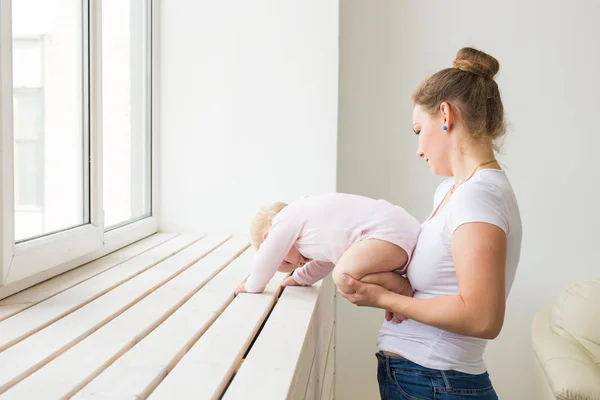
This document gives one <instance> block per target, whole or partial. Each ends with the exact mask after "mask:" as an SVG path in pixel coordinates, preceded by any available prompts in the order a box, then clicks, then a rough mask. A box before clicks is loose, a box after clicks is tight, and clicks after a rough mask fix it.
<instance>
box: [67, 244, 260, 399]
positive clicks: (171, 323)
mask: <svg viewBox="0 0 600 400" xmlns="http://www.w3.org/2000/svg"><path fill="white" fill-rule="evenodd" d="M253 256H254V250H253V249H252V248H250V249H248V250H247V251H245V252H244V253H243V254H242V255H241V256H240V257H238V258H237V259H236V260H235V261H234V262H233V263H231V265H229V266H228V267H227V268H225V269H224V270H223V271H221V272H220V273H219V274H218V275H217V276H216V277H214V278H213V279H212V280H211V281H210V282H209V283H207V284H206V285H205V286H204V287H203V288H202V289H201V290H200V291H199V292H198V293H196V294H195V295H194V296H193V297H192V298H191V299H190V300H188V301H187V302H186V303H185V304H184V305H183V306H181V307H180V308H179V309H178V310H177V311H175V313H173V315H171V316H170V317H169V318H168V319H167V320H165V321H164V322H163V323H162V324H160V326H158V327H157V328H156V329H155V330H154V331H152V332H150V334H149V335H148V336H147V337H145V338H144V339H143V340H142V341H141V342H140V343H138V344H137V345H136V346H134V347H133V348H132V349H131V350H129V351H128V352H127V353H125V354H124V355H123V356H122V357H120V358H119V359H118V360H116V361H115V362H114V364H112V365H110V366H109V367H108V368H107V369H106V370H105V371H104V372H103V373H101V374H100V375H99V376H98V377H97V378H96V379H94V380H93V381H92V382H90V383H89V384H88V385H87V386H85V387H84V388H83V389H82V390H81V391H79V392H78V393H77V394H75V396H74V397H73V399H95V400H98V399H107V400H108V399H110V400H118V399H138V398H146V397H147V396H148V395H149V394H150V393H151V392H152V391H153V390H154V389H155V388H156V386H157V385H158V384H159V383H160V382H161V381H162V380H163V379H164V377H165V376H166V375H167V373H168V372H169V371H170V370H171V369H172V368H173V367H174V366H175V365H176V364H177V362H179V360H181V358H182V357H183V356H184V355H185V353H186V352H187V351H188V350H189V349H190V348H191V347H192V345H193V344H194V343H195V342H196V341H197V340H198V338H199V337H200V336H201V335H202V334H203V333H204V332H206V330H207V329H208V328H209V327H210V325H211V324H212V323H213V322H214V321H215V319H217V318H218V316H219V315H220V314H221V313H222V312H223V310H224V309H225V308H226V307H227V305H228V304H229V303H231V301H232V300H233V291H234V289H235V288H236V286H237V285H238V284H239V283H240V282H241V281H243V280H244V278H245V277H246V276H247V275H248V268H249V266H250V264H251V262H252V259H253ZM123 377H126V378H125V379H124V378H123Z"/></svg>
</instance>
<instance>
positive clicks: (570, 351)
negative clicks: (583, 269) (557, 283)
mask: <svg viewBox="0 0 600 400" xmlns="http://www.w3.org/2000/svg"><path fill="white" fill-rule="evenodd" d="M532 345H533V358H534V359H533V365H534V375H535V387H536V392H537V393H536V399H541V400H545V399H561V400H591V399H598V400H600V279H593V280H587V281H584V282H581V283H577V284H573V285H571V286H569V287H568V288H567V289H566V290H564V292H562V293H561V294H560V296H559V297H558V299H557V300H556V302H555V303H554V304H552V305H550V306H547V307H544V308H542V309H540V310H539V311H538V312H537V313H536V314H535V316H534V319H533V323H532Z"/></svg>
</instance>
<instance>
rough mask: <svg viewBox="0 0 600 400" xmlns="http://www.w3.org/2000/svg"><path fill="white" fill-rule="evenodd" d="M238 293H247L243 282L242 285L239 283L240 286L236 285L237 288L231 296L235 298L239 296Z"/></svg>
mask: <svg viewBox="0 0 600 400" xmlns="http://www.w3.org/2000/svg"><path fill="white" fill-rule="evenodd" d="M240 293H248V292H246V285H245V282H242V283H240V284H239V285H238V287H237V288H236V289H235V292H233V294H234V295H235V296H237V295H238V294H240Z"/></svg>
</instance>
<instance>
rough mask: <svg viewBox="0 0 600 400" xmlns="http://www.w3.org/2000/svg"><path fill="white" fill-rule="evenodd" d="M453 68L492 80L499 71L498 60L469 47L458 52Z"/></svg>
mask: <svg viewBox="0 0 600 400" xmlns="http://www.w3.org/2000/svg"><path fill="white" fill-rule="evenodd" d="M453 66H454V68H458V69H460V70H461V71H465V72H470V73H472V74H475V75H479V76H483V77H484V78H489V79H494V76H495V75H496V74H497V73H498V71H499V70H500V63H499V62H498V60H496V59H495V58H494V57H492V56H490V55H489V54H487V53H484V52H483V51H480V50H477V49H473V48H471V47H464V48H462V49H460V50H459V51H458V53H457V54H456V59H455V60H454V65H453Z"/></svg>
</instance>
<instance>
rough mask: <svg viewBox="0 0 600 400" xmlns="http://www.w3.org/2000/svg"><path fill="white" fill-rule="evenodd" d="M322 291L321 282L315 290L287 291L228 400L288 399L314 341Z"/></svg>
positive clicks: (244, 365)
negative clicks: (303, 357)
mask: <svg viewBox="0 0 600 400" xmlns="http://www.w3.org/2000/svg"><path fill="white" fill-rule="evenodd" d="M320 289H321V282H319V283H317V284H315V285H314V286H312V287H288V288H286V289H285V291H284V293H283V294H282V296H281V298H280V299H279V301H278V302H277V305H276V306H275V308H274V309H273V312H272V314H271V316H270V317H269V319H268V320H267V323H266V324H265V326H264V328H263V330H262V331H261V333H260V335H259V336H258V339H257V340H256V342H255V343H254V346H253V347H252V350H251V351H250V353H249V354H248V356H247V357H246V359H245V360H244V362H243V363H242V366H241V368H240V369H239V371H238V373H237V374H236V376H235V377H234V379H233V381H232V382H231V385H230V386H229V388H228V389H227V391H226V392H225V395H224V396H223V398H224V399H233V400H237V399H242V398H243V399H285V398H286V397H287V396H288V393H289V392H290V389H291V388H292V384H293V380H294V376H295V373H296V370H297V368H298V361H299V360H300V357H301V355H302V349H303V344H304V345H306V343H305V342H306V340H308V341H310V337H309V338H308V339H307V335H308V334H309V332H310V329H309V328H310V326H311V321H312V316H313V314H314V311H315V306H316V303H317V299H318V297H319V292H320ZM308 372H310V370H309V371H308ZM306 379H308V375H306Z"/></svg>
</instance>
